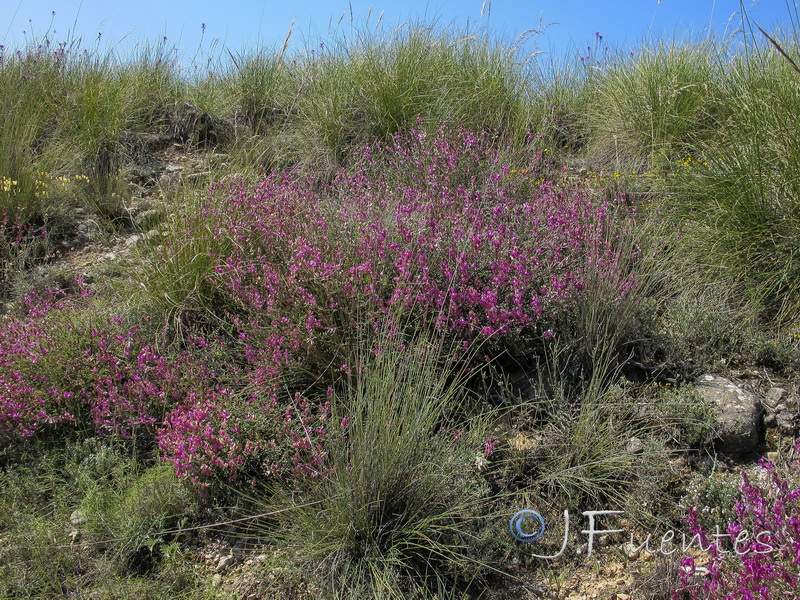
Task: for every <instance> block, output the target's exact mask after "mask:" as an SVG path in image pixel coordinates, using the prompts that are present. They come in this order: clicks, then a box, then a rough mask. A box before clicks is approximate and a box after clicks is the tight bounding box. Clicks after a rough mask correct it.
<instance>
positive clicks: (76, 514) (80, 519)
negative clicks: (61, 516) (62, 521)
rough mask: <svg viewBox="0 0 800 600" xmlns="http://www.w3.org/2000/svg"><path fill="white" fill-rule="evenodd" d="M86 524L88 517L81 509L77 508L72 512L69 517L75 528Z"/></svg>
mask: <svg viewBox="0 0 800 600" xmlns="http://www.w3.org/2000/svg"><path fill="white" fill-rule="evenodd" d="M85 522H86V517H85V516H84V514H83V511H82V510H81V509H80V508H77V509H75V510H73V511H72V514H71V515H70V516H69V523H70V525H72V526H73V527H80V526H81V525H83V524H84V523H85Z"/></svg>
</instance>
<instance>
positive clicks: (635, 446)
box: [626, 437, 644, 454]
mask: <svg viewBox="0 0 800 600" xmlns="http://www.w3.org/2000/svg"><path fill="white" fill-rule="evenodd" d="M626 450H627V451H628V454H641V453H642V452H644V442H643V441H642V440H640V439H639V438H635V437H634V438H631V439H630V440H629V441H628V445H627V446H626Z"/></svg>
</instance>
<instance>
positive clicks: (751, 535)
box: [672, 440, 800, 600]
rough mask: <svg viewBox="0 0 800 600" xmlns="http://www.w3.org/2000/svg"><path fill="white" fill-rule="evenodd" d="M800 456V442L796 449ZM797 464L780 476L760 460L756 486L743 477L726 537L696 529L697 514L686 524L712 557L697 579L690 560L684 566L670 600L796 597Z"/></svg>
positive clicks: (799, 565) (799, 539)
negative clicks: (721, 540)
mask: <svg viewBox="0 0 800 600" xmlns="http://www.w3.org/2000/svg"><path fill="white" fill-rule="evenodd" d="M794 451H795V456H796V457H798V456H800V440H798V441H797V442H796V443H795V447H794ZM798 467H800V460H795V461H794V463H793V465H792V467H791V470H789V471H783V472H782V471H779V469H778V468H776V467H775V466H774V465H773V464H772V463H769V462H767V461H765V460H763V459H762V462H761V472H760V473H759V474H758V478H759V481H758V482H753V481H751V479H750V478H749V477H748V476H747V475H746V474H743V475H742V484H741V496H740V498H739V501H738V502H737V504H736V515H737V518H736V521H734V522H732V523H729V524H728V529H727V532H726V533H725V534H724V536H725V537H726V538H727V539H729V540H731V543H729V544H728V545H727V546H726V545H725V544H723V543H722V542H720V541H719V540H720V537H721V536H719V535H714V541H712V540H711V537H712V536H711V535H710V534H709V533H708V532H707V531H705V530H704V529H703V528H702V526H701V525H700V524H699V523H698V515H697V511H695V510H693V511H692V512H691V513H690V515H689V518H688V521H689V524H690V529H691V533H692V535H696V536H699V539H700V541H701V543H702V547H703V548H704V549H707V550H708V552H709V554H710V561H709V563H708V565H707V572H706V573H705V574H704V575H703V576H701V575H700V574H699V572H698V569H697V566H696V564H695V559H694V558H693V557H686V558H684V559H683V561H682V567H683V568H682V571H681V587H680V589H678V590H676V591H674V592H673V594H672V598H673V599H674V600H679V599H682V598H690V599H691V600H701V599H702V600H772V599H775V600H777V599H778V598H789V597H796V594H797V590H798V589H800V480H798V478H797V476H796V474H797V469H798Z"/></svg>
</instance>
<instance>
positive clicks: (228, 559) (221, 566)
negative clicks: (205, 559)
mask: <svg viewBox="0 0 800 600" xmlns="http://www.w3.org/2000/svg"><path fill="white" fill-rule="evenodd" d="M235 560H236V558H235V557H234V556H233V554H228V555H227V556H223V557H221V558H220V559H219V562H218V563H217V569H216V571H217V573H222V572H223V571H225V570H226V569H227V568H228V567H230V566H231V565H232V564H233V563H234V561H235Z"/></svg>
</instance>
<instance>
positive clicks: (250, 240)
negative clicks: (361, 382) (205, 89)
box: [203, 127, 634, 389]
mask: <svg viewBox="0 0 800 600" xmlns="http://www.w3.org/2000/svg"><path fill="white" fill-rule="evenodd" d="M503 157H504V154H503V153H502V152H501V150H500V149H498V148H497V147H496V142H494V141H493V140H492V139H491V136H489V135H488V134H487V135H483V136H475V135H474V134H472V133H470V132H467V131H462V130H459V131H452V130H450V129H449V128H445V127H443V128H440V129H439V131H438V132H437V133H436V134H431V135H428V134H426V133H424V132H422V131H416V130H413V131H411V132H410V133H409V134H407V135H405V136H399V135H398V136H396V137H395V139H394V141H393V143H392V144H389V145H381V144H377V145H375V146H373V147H367V148H366V149H364V151H363V154H362V156H361V157H360V160H359V162H358V165H357V166H356V167H355V168H353V169H351V170H350V171H348V172H345V171H342V172H340V173H339V175H338V177H337V178H336V179H335V181H334V182H333V183H332V184H330V185H324V184H323V183H321V182H319V181H317V180H315V179H314V178H310V177H303V176H300V175H299V174H297V173H293V172H291V171H288V172H283V173H273V174H270V175H268V176H266V177H265V178H264V179H263V180H262V181H261V182H260V183H258V184H256V185H255V186H253V187H248V186H246V185H245V184H243V183H231V184H228V185H224V186H219V187H217V188H216V190H215V191H214V196H215V198H214V199H213V201H212V202H210V203H209V204H208V205H207V207H206V208H205V210H204V211H203V219H204V224H203V226H208V223H211V228H212V230H213V233H214V235H215V236H218V237H224V238H227V239H229V240H230V242H231V244H230V248H231V250H230V253H229V254H228V255H226V256H218V257H216V264H215V268H214V275H213V276H214V278H215V279H216V280H217V281H218V283H219V285H220V286H222V287H224V288H225V289H226V290H227V293H228V295H229V297H230V299H231V303H232V304H233V305H235V306H236V307H237V310H236V311H235V314H234V315H232V319H233V321H234V322H235V324H236V326H237V328H238V332H239V338H240V340H241V343H242V347H243V354H244V356H245V358H246V361H247V363H248V364H249V365H250V376H251V379H252V382H253V383H254V384H255V385H256V386H257V387H261V388H265V389H268V388H269V386H270V382H273V383H274V382H277V381H278V380H279V379H280V377H281V374H282V373H284V372H285V369H286V368H287V367H288V366H291V365H295V364H298V363H301V362H304V364H306V365H307V366H309V368H310V369H311V370H312V371H318V370H319V369H320V368H323V369H324V368H326V367H329V366H333V368H334V370H341V371H344V372H347V371H348V370H350V369H352V368H353V366H354V365H353V364H351V363H352V358H351V352H352V348H353V346H354V343H353V341H354V339H355V337H356V336H357V335H358V334H357V333H356V332H359V331H361V332H363V331H377V330H383V331H386V332H389V333H390V334H392V333H400V332H401V331H403V330H404V328H406V327H413V328H414V329H424V328H432V329H434V330H437V331H439V332H440V333H445V334H448V335H452V336H457V337H458V338H460V339H462V340H463V341H465V342H468V341H470V340H474V339H476V338H491V339H493V340H498V339H502V338H504V336H507V335H509V334H519V333H520V332H526V333H527V334H528V335H529V337H531V338H533V339H538V340H540V341H541V340H542V339H544V338H545V337H549V336H550V335H552V331H551V330H552V327H553V324H554V322H556V321H557V320H558V316H559V314H560V313H561V312H562V311H563V309H564V308H565V307H567V306H569V305H570V303H574V301H575V300H576V299H577V298H578V297H580V296H581V295H582V294H584V293H585V291H586V289H587V285H588V284H589V283H590V282H591V281H592V280H594V279H596V278H598V277H601V278H602V279H603V280H604V282H605V283H606V285H605V289H612V290H613V291H612V294H613V295H614V296H615V299H617V300H621V299H624V298H625V297H626V296H627V294H628V292H629V291H630V289H631V287H632V286H633V285H634V279H633V277H632V276H631V274H630V272H629V271H628V270H627V269H626V267H625V261H624V257H623V256H622V255H621V254H622V251H621V249H620V248H621V246H620V245H619V244H617V241H618V240H619V239H620V238H621V237H624V236H625V235H627V234H628V233H629V227H630V220H629V217H630V215H629V214H627V213H626V207H625V206H624V205H623V203H621V202H608V201H604V200H602V199H600V198H598V197H597V196H596V195H595V194H594V193H593V192H592V190H591V188H590V187H589V186H588V185H586V184H585V183H583V182H580V181H575V180H574V179H571V178H568V177H563V178H559V179H557V180H555V181H547V180H545V179H544V178H543V168H544V167H545V165H544V163H543V161H542V159H541V155H539V157H538V158H535V159H533V160H532V161H531V162H532V164H531V165H530V166H529V168H527V169H524V168H521V169H510V168H508V167H506V166H504V163H503V162H502V160H501V159H502V158H503ZM512 158H515V159H516V160H517V161H519V157H512Z"/></svg>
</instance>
